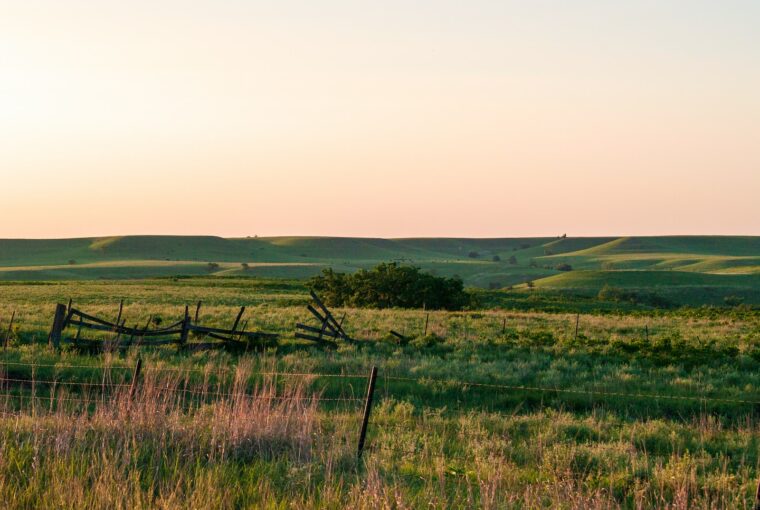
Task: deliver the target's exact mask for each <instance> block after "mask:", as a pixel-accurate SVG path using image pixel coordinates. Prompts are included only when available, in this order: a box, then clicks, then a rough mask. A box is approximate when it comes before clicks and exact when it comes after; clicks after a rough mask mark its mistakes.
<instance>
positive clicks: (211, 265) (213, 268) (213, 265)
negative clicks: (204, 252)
mask: <svg viewBox="0 0 760 510" xmlns="http://www.w3.org/2000/svg"><path fill="white" fill-rule="evenodd" d="M206 267H207V268H208V270H209V271H216V270H217V269H219V264H217V263H216V262H209V263H208V264H207V265H206Z"/></svg>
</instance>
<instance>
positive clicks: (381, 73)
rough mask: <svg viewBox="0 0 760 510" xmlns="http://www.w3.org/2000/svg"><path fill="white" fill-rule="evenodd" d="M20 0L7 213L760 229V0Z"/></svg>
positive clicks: (508, 232)
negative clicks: (416, 1) (527, 0)
mask: <svg viewBox="0 0 760 510" xmlns="http://www.w3.org/2000/svg"><path fill="white" fill-rule="evenodd" d="M410 4H411V2H407V1H400V0H393V1H389V2H360V1H351V2H349V1H339V0H325V1H323V2H306V1H302V2H297V1H289V0H288V1H281V2H256V1H245V2H244V1H241V0H222V1H211V0H203V1H200V0H199V1H189V0H188V1H179V0H164V1H161V2H148V1H145V0H137V1H133V2H121V1H119V2H116V1H107V0H88V1H85V0H67V1H66V2H60V1H56V0H25V1H23V2H21V1H19V2H6V3H4V5H3V6H2V7H1V8H0V189H2V194H0V217H1V218H2V221H0V238H3V237H70V236H90V235H119V234H216V235H223V236H246V235H254V234H257V235H262V236H263V235H360V236H384V237H402V236H473V237H486V236H491V237H496V236H520V235H524V236H533V235H536V236H537V235H557V234H561V233H565V232H566V233H568V235H636V234H760V218H759V216H760V93H758V91H759V90H760V31H758V30H757V27H758V26H760V4H759V3H758V2H754V1H726V2H707V1H685V0H684V1H657V2H655V1H651V2H650V1H642V2H608V1H601V0H599V1H592V0H578V1H574V2H566V1H562V2H559V1H554V2H552V1H544V0H537V1H536V2H523V1H517V0H513V1H503V2H491V1H486V0H479V1H470V2H459V1H457V2H454V1H445V0H441V1H435V2H433V1H431V2H422V3H416V5H414V6H412V5H410Z"/></svg>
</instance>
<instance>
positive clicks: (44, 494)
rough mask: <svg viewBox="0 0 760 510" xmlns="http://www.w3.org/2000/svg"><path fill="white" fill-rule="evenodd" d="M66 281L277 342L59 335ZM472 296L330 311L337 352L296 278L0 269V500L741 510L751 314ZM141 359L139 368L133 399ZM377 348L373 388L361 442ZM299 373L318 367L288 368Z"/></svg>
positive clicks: (748, 475) (754, 469) (90, 297)
mask: <svg viewBox="0 0 760 510" xmlns="http://www.w3.org/2000/svg"><path fill="white" fill-rule="evenodd" d="M283 242H286V241H283ZM412 246H415V245H414V243H412ZM576 247H577V246H576ZM48 262H52V261H48ZM220 265H221V264H220ZM583 274H585V272H581V271H578V272H577V273H575V272H571V273H563V274H562V275H561V276H562V277H569V276H576V277H577V276H580V275H583ZM669 274H670V272H667V273H665V276H667V275H669ZM703 276H704V275H703ZM708 276H709V275H708ZM750 277H751V275H748V276H747V278H750ZM556 278H559V277H556ZM548 281H551V280H548ZM615 283H616V284H617V285H620V286H625V284H626V282H625V281H622V280H621V281H616V282H615ZM671 284H672V282H668V285H671ZM579 286H580V285H579ZM518 292H520V291H518ZM530 292H533V293H540V292H542V291H541V290H540V289H538V290H534V291H530ZM523 294H525V295H528V294H530V293H529V292H527V291H526V292H524V293H522V294H519V295H523ZM536 295H539V294H532V295H531V296H529V298H530V297H532V296H536ZM69 298H71V299H73V301H74V304H75V306H78V307H80V308H82V309H83V310H85V311H87V312H90V313H94V314H96V315H99V316H102V317H105V318H110V319H111V320H113V318H115V316H116V314H117V309H118V302H119V300H121V299H124V301H125V308H124V316H125V317H126V318H127V320H128V322H129V323H132V322H134V323H136V324H140V323H144V322H145V321H146V320H147V319H148V317H149V316H151V315H152V316H156V315H159V316H161V317H162V318H163V319H164V321H165V323H169V322H172V321H173V320H175V319H179V318H181V316H182V314H183V313H184V306H185V305H186V304H190V305H193V304H194V303H195V302H197V301H198V300H203V303H204V305H203V308H202V313H201V317H200V320H201V322H202V323H203V324H206V325H216V326H226V327H229V325H230V323H231V322H232V320H233V319H234V316H235V313H236V311H237V307H239V306H241V305H246V306H247V307H248V310H247V314H246V318H248V319H249V324H250V325H249V329H259V330H262V331H268V332H276V333H279V334H281V335H282V338H281V342H280V346H279V347H277V348H276V349H270V350H268V351H266V352H261V353H252V354H247V355H241V356H236V355H232V354H228V353H224V352H210V353H194V354H190V353H180V352H177V351H176V350H175V349H173V348H169V347H167V348H160V349H154V350H149V349H143V350H142V351H141V352H136V351H134V350H132V351H129V352H126V353H121V354H120V353H111V354H103V355H99V356H93V355H84V354H79V353H76V352H73V351H69V350H64V352H62V353H60V354H58V353H55V352H51V351H50V350H49V349H47V347H46V346H45V340H46V337H47V332H48V330H49V328H50V324H51V322H52V317H53V309H54V306H55V303H56V302H66V301H68V299H69ZM529 298H526V299H529ZM482 299H483V300H484V301H488V303H489V304H488V305H487V306H486V307H485V308H484V309H480V310H473V311H469V312H432V313H430V314H429V319H428V314H427V313H426V312H423V311H420V310H416V311H415V310H408V311H404V310H357V309H346V310H337V311H336V313H337V314H340V315H342V314H344V313H345V314H346V319H345V327H346V329H347V331H348V333H349V334H350V335H352V336H353V337H355V338H357V340H358V342H357V343H356V345H341V346H340V347H339V348H338V349H337V350H335V351H331V350H321V349H317V348H315V347H312V346H309V345H306V344H304V343H301V342H299V341H297V340H296V339H295V338H294V337H293V331H294V324H295V323H296V322H299V321H300V322H308V320H309V314H308V312H307V311H306V309H305V305H306V303H307V301H308V296H307V294H306V289H305V287H304V286H303V284H302V282H300V281H298V280H283V279H254V278H236V277H226V278H225V277H211V276H205V277H196V278H175V279H172V278H162V279H151V280H111V281H57V282H25V283H13V282H7V283H3V284H0V332H3V333H0V334H4V331H5V328H6V327H7V323H8V319H9V317H10V315H11V313H12V312H13V311H16V317H17V318H16V327H15V328H14V330H13V332H12V335H11V342H10V346H9V348H8V350H7V351H4V352H3V356H2V366H3V367H4V368H5V370H6V373H7V376H8V378H9V379H14V380H18V381H26V383H23V384H20V383H16V384H8V383H6V386H5V388H4V389H3V394H4V395H6V397H5V398H0V407H2V410H3V411H4V414H3V417H2V418H1V419H0V434H2V437H3V441H2V442H0V495H1V496H2V498H3V501H4V502H6V503H5V505H6V507H9V508H39V507H45V508H68V507H72V506H79V505H81V504H83V503H84V504H86V505H87V506H90V507H95V508H126V507H138V508H146V507H149V508H188V507H190V508H208V507H218V508H241V507H242V508H245V507H255V508H258V507H265V508H292V507H296V508H298V507H303V508H312V507H319V508H346V507H350V508H380V507H385V508H420V507H431V506H432V507H434V508H473V507H481V508H615V507H623V508H650V507H659V508H751V507H752V504H753V498H754V489H755V485H756V482H757V479H758V477H760V458H759V457H758V448H757V446H758V445H757V438H758V433H759V432H760V423H758V413H757V409H758V405H760V313H758V312H757V311H755V310H752V309H750V308H747V307H739V308H731V309H728V308H684V309H675V310H670V311H663V310H647V309H629V308H628V307H626V306H617V305H619V304H615V305H616V306H612V304H610V303H607V304H608V305H610V306H608V307H607V308H604V307H603V306H601V304H600V303H598V304H599V305H600V306H598V307H597V306H590V303H591V301H588V302H585V301H583V300H582V299H581V298H578V300H577V302H578V303H579V306H578V308H577V309H578V310H586V309H588V310H589V311H587V312H583V313H580V314H576V313H575V312H576V310H575V309H573V310H571V309H570V308H568V309H567V310H565V311H562V310H559V311H555V312H546V311H535V310H521V309H518V308H514V307H511V306H510V307H509V309H501V308H499V306H498V305H499V304H502V305H504V304H506V305H507V306H509V304H510V303H512V302H513V301H510V300H511V299H513V298H512V297H510V293H509V292H485V291H484V292H483V295H482ZM514 299H517V298H514ZM520 302H521V303H523V304H529V303H530V301H520ZM570 302H571V300H570V299H569V298H568V299H567V300H566V304H567V303H570ZM591 310H597V311H591ZM426 321H427V322H428V335H427V336H424V335H423V331H424V328H425V323H426ZM576 324H577V334H576ZM390 329H394V330H396V331H399V332H402V333H403V334H405V335H407V336H408V337H410V341H409V343H408V344H405V345H399V344H398V343H396V342H395V341H394V340H393V339H392V338H390V337H389V335H388V331H389V330H390ZM138 355H139V356H141V357H142V358H143V360H144V366H145V369H144V375H143V379H142V382H141V384H140V386H139V391H138V393H137V395H136V397H135V398H134V399H129V398H128V397H127V396H126V390H127V388H128V387H129V384H130V383H131V375H132V369H133V367H134V365H135V362H136V359H137V356H138ZM373 365H374V366H378V368H379V374H380V375H379V378H378V387H377V393H376V406H375V409H374V411H373V415H372V418H371V420H370V427H369V432H368V440H367V447H368V448H367V450H366V451H365V454H364V456H363V459H362V460H361V461H357V459H356V453H355V450H356V442H357V439H358V429H359V420H360V415H361V407H362V401H361V399H362V397H363V394H364V391H365V387H366V374H367V373H368V372H369V368H370V367H371V366H373ZM104 367H107V368H104ZM309 373H310V374H322V375H321V376H302V375H298V376H296V375H293V374H309ZM272 374H278V375H272ZM288 374H289V375H288ZM328 376H329V377H328ZM51 380H55V381H58V386H57V388H59V389H58V390H56V391H53V390H52V389H51V388H50V386H49V385H46V384H45V383H44V382H43V381H51ZM66 383H86V384H91V385H92V386H85V387H84V388H85V389H82V388H80V387H78V386H76V384H71V385H70V386H66ZM118 384H124V385H126V386H118ZM88 388H89V389H88ZM114 388H115V389H114ZM109 392H111V393H109ZM32 394H34V395H35V396H36V397H37V399H36V400H34V399H31V396H32ZM104 394H106V395H107V398H104V397H103V395H104ZM167 395H170V396H171V397H167ZM177 395H180V396H181V397H178V396H177ZM187 395H190V396H189V397H188V396H187ZM77 399H79V400H77ZM81 400H85V402H81ZM85 411H86V412H85Z"/></svg>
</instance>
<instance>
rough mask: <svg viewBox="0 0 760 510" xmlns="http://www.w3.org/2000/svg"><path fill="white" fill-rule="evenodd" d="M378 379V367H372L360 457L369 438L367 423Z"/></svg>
mask: <svg viewBox="0 0 760 510" xmlns="http://www.w3.org/2000/svg"><path fill="white" fill-rule="evenodd" d="M376 380H377V367H372V371H371V372H370V374H369V383H368V384H367V400H366V402H365V403H364V417H363V418H362V429H361V431H360V432H359V451H358V457H359V458H360V459H361V458H362V452H363V451H364V440H365V439H366V438H367V425H368V424H369V415H370V413H371V412H372V398H373V397H374V396H375V381H376Z"/></svg>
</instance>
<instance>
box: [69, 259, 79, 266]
mask: <svg viewBox="0 0 760 510" xmlns="http://www.w3.org/2000/svg"><path fill="white" fill-rule="evenodd" d="M76 263H77V261H76V260H74V259H71V260H69V265H70V266H73V265H76Z"/></svg>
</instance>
